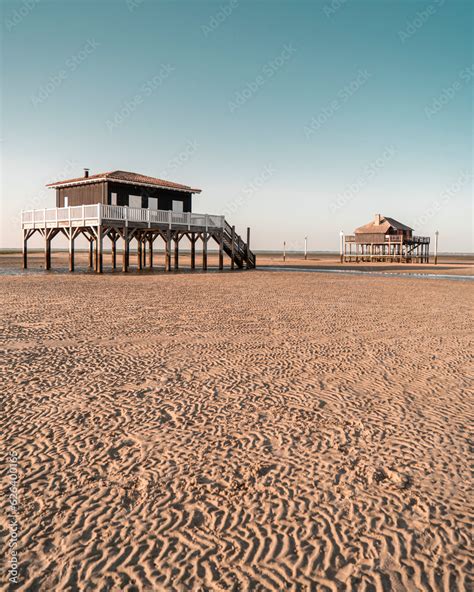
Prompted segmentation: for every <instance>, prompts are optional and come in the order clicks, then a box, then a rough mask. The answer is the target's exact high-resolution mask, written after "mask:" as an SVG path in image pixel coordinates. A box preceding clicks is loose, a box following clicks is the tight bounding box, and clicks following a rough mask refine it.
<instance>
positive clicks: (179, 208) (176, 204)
mask: <svg viewBox="0 0 474 592" xmlns="http://www.w3.org/2000/svg"><path fill="white" fill-rule="evenodd" d="M173 212H177V213H179V214H182V213H183V202H182V201H178V200H175V199H173Z"/></svg>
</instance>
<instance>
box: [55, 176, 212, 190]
mask: <svg viewBox="0 0 474 592" xmlns="http://www.w3.org/2000/svg"><path fill="white" fill-rule="evenodd" d="M103 181H113V182H114V183H125V184H126V185H140V186H142V187H154V188H158V189H169V190H170V191H182V192H183V193H201V191H202V190H201V189H193V188H192V187H170V186H169V185H158V184H156V183H140V182H138V181H124V180H123V179H114V178H113V177H99V178H96V179H83V180H82V181H73V182H72V183H61V182H59V183H50V184H48V185H46V187H49V188H50V189H60V188H61V187H74V186H76V185H88V184H89V183H101V182H103Z"/></svg>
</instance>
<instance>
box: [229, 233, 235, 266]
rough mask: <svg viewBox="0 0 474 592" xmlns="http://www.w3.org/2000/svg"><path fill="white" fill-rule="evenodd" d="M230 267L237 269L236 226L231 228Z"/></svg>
mask: <svg viewBox="0 0 474 592" xmlns="http://www.w3.org/2000/svg"><path fill="white" fill-rule="evenodd" d="M230 235H231V241H232V244H231V247H230V268H231V269H235V226H232V228H231V233H230Z"/></svg>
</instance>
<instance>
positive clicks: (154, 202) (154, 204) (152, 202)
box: [148, 197, 158, 210]
mask: <svg viewBox="0 0 474 592" xmlns="http://www.w3.org/2000/svg"><path fill="white" fill-rule="evenodd" d="M148 207H149V208H150V210H157V209H158V198H157V197H149V198H148Z"/></svg>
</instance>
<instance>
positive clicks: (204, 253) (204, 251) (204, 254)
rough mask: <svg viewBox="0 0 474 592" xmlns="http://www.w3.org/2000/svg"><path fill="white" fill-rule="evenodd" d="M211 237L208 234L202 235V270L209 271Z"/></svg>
mask: <svg viewBox="0 0 474 592" xmlns="http://www.w3.org/2000/svg"><path fill="white" fill-rule="evenodd" d="M208 239H209V237H208V234H207V232H203V233H202V269H203V271H206V270H207V241H208Z"/></svg>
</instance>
